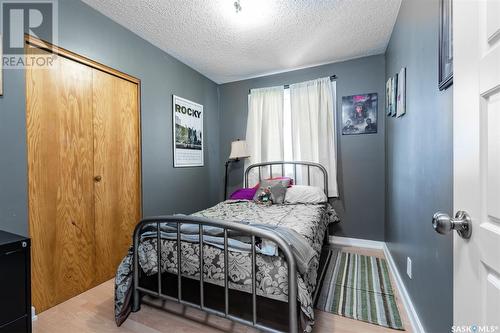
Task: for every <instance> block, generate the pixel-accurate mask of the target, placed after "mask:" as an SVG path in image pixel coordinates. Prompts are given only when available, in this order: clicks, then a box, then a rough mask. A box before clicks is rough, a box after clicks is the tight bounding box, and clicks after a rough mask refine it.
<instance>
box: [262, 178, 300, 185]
mask: <svg viewBox="0 0 500 333" xmlns="http://www.w3.org/2000/svg"><path fill="white" fill-rule="evenodd" d="M266 180H281V181H282V180H285V181H287V182H288V185H286V186H287V187H290V186H292V185H293V179H292V178H290V177H273V178H267V179H266ZM283 185H285V183H283Z"/></svg>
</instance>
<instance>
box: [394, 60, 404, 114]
mask: <svg viewBox="0 0 500 333" xmlns="http://www.w3.org/2000/svg"><path fill="white" fill-rule="evenodd" d="M396 95H397V97H396V117H397V118H399V117H402V116H404V115H405V114H406V67H403V68H401V70H400V71H399V73H398V87H397V89H396Z"/></svg>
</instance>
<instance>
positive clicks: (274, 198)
mask: <svg viewBox="0 0 500 333" xmlns="http://www.w3.org/2000/svg"><path fill="white" fill-rule="evenodd" d="M287 184H288V181H287V180H282V179H280V180H263V181H262V182H261V183H260V186H259V189H258V190H257V192H256V193H255V195H254V197H253V200H254V201H255V202H258V203H266V204H282V203H283V201H284V200H285V193H286V190H287V186H288V185H287Z"/></svg>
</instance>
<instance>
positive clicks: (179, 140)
mask: <svg viewBox="0 0 500 333" xmlns="http://www.w3.org/2000/svg"><path fill="white" fill-rule="evenodd" d="M203 115H204V110H203V105H201V104H198V103H195V102H193V101H190V100H188V99H185V98H182V97H179V96H176V95H172V133H173V140H172V143H173V153H174V158H173V159H174V168H187V167H202V166H204V148H203V146H204V134H205V133H204V122H203Z"/></svg>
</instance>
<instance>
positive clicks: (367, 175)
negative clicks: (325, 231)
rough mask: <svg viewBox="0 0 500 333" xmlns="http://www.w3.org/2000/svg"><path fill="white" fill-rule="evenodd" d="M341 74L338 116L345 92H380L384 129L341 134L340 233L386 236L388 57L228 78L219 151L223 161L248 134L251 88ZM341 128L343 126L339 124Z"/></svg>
mask: <svg viewBox="0 0 500 333" xmlns="http://www.w3.org/2000/svg"><path fill="white" fill-rule="evenodd" d="M333 74H335V75H337V76H338V80H337V101H338V110H339V112H338V117H337V119H338V121H337V124H340V110H341V103H342V96H349V95H354V94H360V93H378V96H379V104H380V105H379V125H378V126H379V130H378V133H377V134H367V135H351V136H342V135H338V141H337V142H338V162H339V186H340V196H341V199H340V200H338V201H336V202H335V204H334V205H335V208H336V210H337V211H338V213H339V214H340V216H341V218H342V222H341V223H340V224H339V225H338V226H336V228H337V230H336V231H335V234H336V235H337V236H345V237H355V238H367V239H374V240H383V239H384V215H385V211H384V209H385V208H384V205H385V201H384V192H385V170H384V167H385V147H384V138H385V135H384V120H385V119H384V111H383V105H384V100H385V92H384V91H385V83H384V76H385V58H384V56H383V55H378V56H372V57H365V58H360V59H355V60H350V61H345V62H339V63H334V64H328V65H323V66H318V67H313V68H307V69H302V70H297V71H292V72H287V73H282V74H276V75H271V76H265V77H260V78H255V79H250V80H244V81H238V82H232V83H227V84H223V85H221V87H220V105H221V109H220V112H221V118H220V119H221V133H220V152H221V162H222V163H223V162H224V161H225V160H226V159H227V157H228V156H229V151H230V143H231V141H233V140H234V139H237V138H245V132H246V119H247V113H248V106H247V101H248V91H249V89H253V88H261V87H268V86H276V85H282V84H290V83H296V82H302V81H306V80H312V79H317V78H320V77H326V76H330V75H333ZM337 130H338V131H337V132H338V133H339V130H340V126H337ZM242 179H243V163H242V162H240V163H238V164H233V165H232V169H231V172H230V181H229V183H230V186H229V188H230V189H229V193H231V190H232V189H234V188H236V187H240V186H241V181H242Z"/></svg>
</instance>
